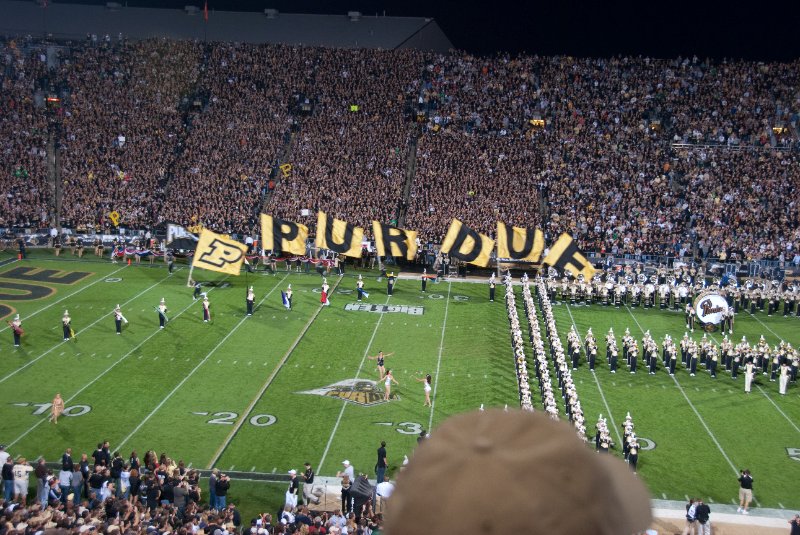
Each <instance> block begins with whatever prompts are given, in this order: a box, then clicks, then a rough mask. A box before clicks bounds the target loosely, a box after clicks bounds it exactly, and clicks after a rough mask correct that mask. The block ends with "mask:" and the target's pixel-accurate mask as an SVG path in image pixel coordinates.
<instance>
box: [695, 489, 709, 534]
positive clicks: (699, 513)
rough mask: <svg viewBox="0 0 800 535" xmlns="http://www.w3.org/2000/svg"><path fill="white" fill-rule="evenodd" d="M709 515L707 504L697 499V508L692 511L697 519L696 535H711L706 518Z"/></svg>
mask: <svg viewBox="0 0 800 535" xmlns="http://www.w3.org/2000/svg"><path fill="white" fill-rule="evenodd" d="M710 514H711V508H710V507H709V506H708V504H706V503H703V500H701V499H699V498H698V499H697V507H696V508H695V510H694V517H695V518H696V519H697V523H698V526H697V535H711V522H709V521H708V517H709V515H710Z"/></svg>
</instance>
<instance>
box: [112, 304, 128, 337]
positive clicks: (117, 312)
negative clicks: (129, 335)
mask: <svg viewBox="0 0 800 535" xmlns="http://www.w3.org/2000/svg"><path fill="white" fill-rule="evenodd" d="M123 321H124V322H125V325H127V324H128V320H127V319H126V318H125V316H123V315H122V309H121V308H120V306H119V305H117V306H116V307H114V325H115V326H116V328H117V334H122V322H123Z"/></svg>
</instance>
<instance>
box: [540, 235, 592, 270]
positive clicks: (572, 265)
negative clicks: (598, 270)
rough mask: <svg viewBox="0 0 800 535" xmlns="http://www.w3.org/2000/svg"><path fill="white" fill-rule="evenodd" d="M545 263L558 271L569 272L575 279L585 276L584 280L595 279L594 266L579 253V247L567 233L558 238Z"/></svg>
mask: <svg viewBox="0 0 800 535" xmlns="http://www.w3.org/2000/svg"><path fill="white" fill-rule="evenodd" d="M544 263H545V264H548V265H550V266H552V267H554V268H556V269H560V270H564V269H566V270H568V271H569V272H570V273H572V274H573V275H574V276H575V277H577V276H578V275H583V278H584V280H587V281H590V280H592V277H594V274H595V269H594V267H593V266H592V264H591V263H590V262H589V261H588V260H586V258H585V257H584V256H583V255H582V254H581V253H580V251H578V246H577V244H576V243H575V240H573V239H572V236H570V235H569V234H567V233H566V232H565V233H564V234H562V235H561V236H559V237H558V240H557V241H556V243H554V244H553V246H552V247H551V248H550V252H549V253H547V256H546V257H545V258H544Z"/></svg>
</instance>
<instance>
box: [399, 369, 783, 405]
mask: <svg viewBox="0 0 800 535" xmlns="http://www.w3.org/2000/svg"><path fill="white" fill-rule="evenodd" d="M787 377H788V376H787ZM392 383H394V384H396V385H400V383H398V382H397V381H396V380H395V378H394V376H392V370H386V375H384V376H383V400H384V401H389V398H391V397H392Z"/></svg>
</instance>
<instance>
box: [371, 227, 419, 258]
mask: <svg viewBox="0 0 800 535" xmlns="http://www.w3.org/2000/svg"><path fill="white" fill-rule="evenodd" d="M372 233H373V234H374V235H375V248H376V249H378V256H401V257H403V258H405V259H406V260H414V258H415V257H416V256H417V232H416V231H415V230H405V229H401V228H397V227H393V226H391V225H384V224H383V223H379V222H378V221H373V222H372Z"/></svg>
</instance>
